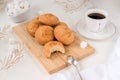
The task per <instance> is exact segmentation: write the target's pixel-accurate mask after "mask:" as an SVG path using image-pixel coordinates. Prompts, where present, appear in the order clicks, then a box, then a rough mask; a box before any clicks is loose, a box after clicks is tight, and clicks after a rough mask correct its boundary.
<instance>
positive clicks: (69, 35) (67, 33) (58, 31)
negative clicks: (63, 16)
mask: <svg viewBox="0 0 120 80" xmlns="http://www.w3.org/2000/svg"><path fill="white" fill-rule="evenodd" d="M54 35H55V38H56V39H57V40H58V41H60V42H61V43H63V44H64V45H70V44H71V43H72V42H73V41H74V34H73V32H72V31H71V30H70V29H69V28H68V26H67V25H58V26H56V28H55V29H54Z"/></svg>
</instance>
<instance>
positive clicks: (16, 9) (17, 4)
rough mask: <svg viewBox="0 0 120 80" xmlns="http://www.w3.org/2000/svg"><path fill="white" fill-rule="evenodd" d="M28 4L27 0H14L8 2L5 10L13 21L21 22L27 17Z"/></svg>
mask: <svg viewBox="0 0 120 80" xmlns="http://www.w3.org/2000/svg"><path fill="white" fill-rule="evenodd" d="M29 10H30V4H29V3H28V1H27V0H14V1H13V2H11V3H8V5H7V8H6V12H7V15H8V17H9V18H10V19H11V20H12V21H13V22H15V23H19V22H23V21H25V20H27V19H28V17H29V16H28V13H29Z"/></svg>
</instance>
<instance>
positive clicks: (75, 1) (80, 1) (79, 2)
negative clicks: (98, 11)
mask: <svg viewBox="0 0 120 80" xmlns="http://www.w3.org/2000/svg"><path fill="white" fill-rule="evenodd" d="M87 2H89V0H55V3H57V4H59V5H61V6H63V7H64V9H65V11H66V12H74V11H77V10H80V9H81V7H83V6H86V5H87Z"/></svg>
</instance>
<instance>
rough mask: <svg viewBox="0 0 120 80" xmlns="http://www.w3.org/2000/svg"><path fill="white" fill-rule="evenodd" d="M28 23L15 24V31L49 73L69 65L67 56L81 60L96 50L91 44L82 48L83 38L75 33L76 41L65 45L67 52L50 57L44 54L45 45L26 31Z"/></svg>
mask: <svg viewBox="0 0 120 80" xmlns="http://www.w3.org/2000/svg"><path fill="white" fill-rule="evenodd" d="M26 25H27V23H25V24H21V25H18V26H15V27H13V31H14V32H15V33H16V35H17V36H18V37H19V38H20V39H21V40H22V42H23V43H24V44H25V45H26V46H27V47H28V48H29V50H30V51H31V53H32V55H34V56H35V58H36V59H37V60H38V61H39V62H40V64H42V65H43V67H44V68H45V69H46V71H47V72H48V73H49V74H52V73H54V72H57V71H59V70H61V69H63V68H65V67H66V66H68V63H67V56H69V55H72V56H74V57H75V58H76V59H78V60H80V59H82V58H85V57H87V56H89V55H91V54H93V53H94V51H95V49H94V48H93V47H91V46H90V45H88V46H87V48H85V49H83V48H80V42H81V41H83V39H82V38H80V37H79V36H77V35H76V34H75V36H76V37H75V41H74V43H72V44H71V45H70V46H65V49H66V53H65V54H62V53H55V54H52V56H51V58H49V59H48V58H46V57H45V56H44V55H43V52H42V49H43V46H42V45H40V44H39V43H38V42H37V41H35V39H34V38H33V37H31V36H30V35H29V34H28V32H27V31H26Z"/></svg>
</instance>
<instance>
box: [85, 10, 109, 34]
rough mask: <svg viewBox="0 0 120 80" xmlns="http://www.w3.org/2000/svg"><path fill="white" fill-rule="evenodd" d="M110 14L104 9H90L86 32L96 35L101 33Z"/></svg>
mask: <svg viewBox="0 0 120 80" xmlns="http://www.w3.org/2000/svg"><path fill="white" fill-rule="evenodd" d="M107 18H108V13H107V12H106V11H105V10H102V9H90V10H88V11H87V12H86V14H85V19H86V30H87V31H90V32H94V33H98V32H101V31H102V30H103V29H104V28H105V26H106V24H107V20H108V19H107Z"/></svg>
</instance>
